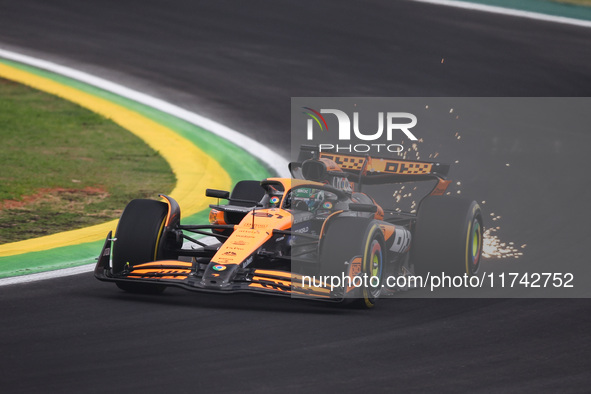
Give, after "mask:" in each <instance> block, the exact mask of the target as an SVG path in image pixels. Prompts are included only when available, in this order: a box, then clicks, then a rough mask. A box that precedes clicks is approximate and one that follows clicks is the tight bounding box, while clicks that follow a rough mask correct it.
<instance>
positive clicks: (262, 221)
mask: <svg viewBox="0 0 591 394" xmlns="http://www.w3.org/2000/svg"><path fill="white" fill-rule="evenodd" d="M253 219H254V220H253ZM291 221H292V216H291V213H290V212H288V211H286V210H284V209H279V208H271V209H261V210H255V211H251V212H249V213H248V214H247V215H246V216H245V217H244V219H242V221H241V222H240V224H238V225H236V226H235V227H234V232H233V233H232V235H231V236H230V238H228V240H227V241H226V242H224V244H223V245H222V246H220V248H219V250H218V251H217V253H216V254H215V256H213V258H212V259H211V261H213V262H216V263H218V264H224V265H233V264H234V265H235V264H240V263H242V262H243V261H244V260H246V259H247V258H248V256H250V255H251V254H253V253H254V252H255V251H256V250H257V249H258V248H259V247H260V246H261V245H263V244H264V243H265V242H267V241H268V240H269V239H271V237H272V236H273V230H289V229H290V228H291ZM253 224H254V225H253Z"/></svg>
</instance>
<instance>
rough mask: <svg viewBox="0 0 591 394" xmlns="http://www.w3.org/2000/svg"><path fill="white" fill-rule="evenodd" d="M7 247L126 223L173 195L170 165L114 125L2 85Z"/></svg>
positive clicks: (0, 184)
mask: <svg viewBox="0 0 591 394" xmlns="http://www.w3.org/2000/svg"><path fill="white" fill-rule="evenodd" d="M0 169H1V170H0V244H2V243H6V242H13V241H17V240H23V239H27V238H33V237H37V236H41V235H47V234H52V233H57V232H61V231H64V230H70V229H75V228H81V227H86V226H89V225H93V224H98V223H101V222H104V221H107V220H110V219H113V218H117V217H119V215H120V214H121V210H122V209H123V208H124V207H125V205H126V204H127V202H129V200H131V199H133V198H154V197H155V196H156V195H157V193H167V192H170V191H171V190H172V188H173V187H174V184H175V178H174V175H173V174H172V171H171V169H170V167H169V165H168V163H166V161H165V160H164V159H162V158H161V157H160V156H159V155H158V153H157V152H155V151H154V150H152V149H151V148H150V147H148V146H147V145H146V144H145V143H144V142H143V141H142V140H140V139H139V138H138V137H136V136H134V135H133V134H131V133H130V132H128V131H127V130H125V129H123V128H121V127H119V126H118V125H116V124H115V123H113V122H111V121H109V120H108V119H106V118H104V117H102V116H100V115H97V114H95V113H93V112H91V111H88V110H86V109H84V108H82V107H80V106H78V105H76V104H73V103H71V102H68V101H65V100H62V99H60V98H57V97H55V96H52V95H49V94H45V93H42V92H39V91H37V90H34V89H31V88H28V87H25V86H22V85H19V84H16V83H13V82H11V81H7V80H4V79H0Z"/></svg>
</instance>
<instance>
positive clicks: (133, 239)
mask: <svg viewBox="0 0 591 394" xmlns="http://www.w3.org/2000/svg"><path fill="white" fill-rule="evenodd" d="M167 214H168V206H167V205H166V204H165V203H163V202H160V201H154V200H141V199H138V200H132V201H131V202H130V203H129V204H127V206H126V207H125V210H124V211H123V214H122V215H121V219H119V224H118V226H117V231H116V233H115V238H116V239H117V240H116V241H115V242H114V244H113V274H115V275H117V274H120V273H122V272H123V271H125V270H129V269H131V268H133V267H134V266H136V265H139V264H144V263H147V262H151V261H155V260H159V259H162V258H164V253H165V250H164V241H165V240H164V237H162V234H163V232H164V224H165V221H166V217H167ZM117 287H119V288H120V289H122V290H125V291H128V292H131V293H150V294H157V293H162V292H163V291H164V289H165V286H163V285H156V284H149V283H132V282H117Z"/></svg>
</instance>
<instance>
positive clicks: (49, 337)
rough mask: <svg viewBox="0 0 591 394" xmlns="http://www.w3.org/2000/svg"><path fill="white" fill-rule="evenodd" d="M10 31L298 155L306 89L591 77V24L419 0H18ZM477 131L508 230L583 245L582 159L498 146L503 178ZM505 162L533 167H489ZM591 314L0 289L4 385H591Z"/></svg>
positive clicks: (532, 256) (564, 87)
mask: <svg viewBox="0 0 591 394" xmlns="http://www.w3.org/2000/svg"><path fill="white" fill-rule="evenodd" d="M123 3H124V4H123ZM201 3H202V4H201ZM0 37H1V39H0V41H1V42H2V44H3V45H4V46H5V47H6V48H7V49H18V50H20V51H22V52H25V53H30V54H36V55H43V56H44V57H45V58H48V59H50V60H55V61H58V62H60V63H62V64H66V65H72V66H75V67H78V68H81V69H83V70H85V71H90V72H95V73H96V74H98V75H99V76H102V77H106V78H110V79H113V80H115V81H116V82H120V83H123V84H126V85H129V86H130V87H133V88H137V89H139V90H142V91H145V92H147V93H150V94H153V95H155V96H157V97H160V98H163V99H167V100H169V101H171V102H173V103H175V104H179V105H181V106H183V107H185V108H187V109H189V110H193V111H195V112H198V113H200V114H203V115H205V116H210V117H212V118H214V119H216V120H219V121H220V122H221V123H223V124H226V125H228V126H231V127H233V128H235V129H238V130H241V131H244V132H245V133H247V134H249V135H251V136H253V137H255V138H257V139H258V140H259V141H264V142H266V143H268V144H269V145H270V146H273V147H276V148H277V149H278V150H281V151H285V152H287V151H288V150H289V127H290V126H289V115H290V107H289V106H290V97H291V96H499V97H501V96H515V97H518V96H548V97H569V96H574V97H586V96H589V95H590V92H591V68H590V66H589V65H590V64H591V49H590V47H589V45H588V44H589V42H591V30H590V29H584V28H576V27H571V26H566V25H558V24H552V23H546V22H537V21H532V20H525V19H518V18H512V17H505V16H498V15H489V14H484V13H478V12H469V11H463V10H458V9H448V8H443V7H437V6H432V5H427V4H418V3H412V2H406V1H398V2H389V1H365V2H342V1H334V2H329V1H314V2H272V3H271V2H259V1H251V2H228V1H218V2H215V3H213V2H194V1H187V0H177V1H167V2H157V1H141V2H140V1H127V2H119V1H100V2H99V1H94V0H89V1H84V2H78V1H52V2H51V4H50V3H49V2H45V1H41V0H39V1H20V2H13V1H5V0H2V1H0ZM442 58H444V59H445V60H444V62H443V63H442V62H441V59H442ZM535 137H536V138H539V139H540V140H541V141H544V138H550V137H549V136H545V135H542V136H535ZM504 138H507V140H506V142H507V144H509V143H510V142H514V141H513V140H511V139H510V138H511V136H504ZM515 138H516V137H515ZM519 138H521V140H522V141H523V140H525V141H528V140H529V139H533V138H534V136H519ZM552 138H555V139H557V140H558V141H560V142H561V143H563V144H565V145H564V146H566V147H567V148H569V149H565V150H564V151H563V152H553V153H552V154H554V155H555V156H553V158H554V159H555V160H554V161H555V162H561V161H563V160H567V159H570V160H577V164H584V161H583V160H582V158H583V157H584V156H581V155H585V153H586V150H587V149H588V147H589V146H590V144H589V143H590V142H591V141H590V136H589V135H588V134H586V133H584V132H581V131H577V132H573V133H566V134H565V135H558V136H553V137H552ZM483 141H486V138H485V137H483ZM509 145H510V144H509ZM474 146H476V145H474ZM474 146H464V147H463V148H458V149H457V151H454V154H455V155H457V157H458V158H459V159H460V161H461V162H462V160H464V161H468V162H470V163H472V164H473V165H471V166H467V167H466V168H464V169H461V170H458V171H459V172H458V175H459V176H460V177H461V178H462V179H464V184H465V189H464V191H466V192H467V193H469V194H470V195H477V196H478V199H480V198H482V199H487V201H491V202H490V204H492V206H493V207H494V209H495V211H496V212H497V213H499V214H503V219H504V221H503V230H502V231H503V234H502V235H503V236H504V237H506V238H507V239H515V240H517V241H522V242H524V243H527V244H528V252H529V254H528V256H529V257H527V258H526V259H525V264H534V262H535V263H536V264H540V266H543V267H555V268H556V266H560V265H561V264H568V263H569V262H572V261H574V260H578V261H583V259H584V256H585V255H586V254H585V252H586V250H585V248H586V244H587V243H588V242H587V241H586V240H588V239H589V235H590V234H589V229H588V225H587V223H588V219H589V209H588V204H586V203H587V198H588V197H589V189H588V182H589V177H588V173H587V171H586V170H585V167H584V166H583V165H581V166H580V167H581V168H577V169H574V170H573V171H572V172H570V173H569V175H568V176H563V177H560V173H552V172H550V173H548V172H544V171H545V170H546V168H544V167H543V165H542V170H544V171H536V169H539V167H535V166H532V167H527V166H526V164H525V163H526V162H529V160H526V159H538V158H539V157H541V156H543V155H545V154H546V153H548V152H546V151H545V150H544V146H545V145H544V144H539V145H536V149H535V151H532V152H529V153H528V152H526V154H525V159H523V158H522V159H520V158H519V157H517V156H512V153H511V152H505V153H503V154H502V155H501V156H499V157H497V156H494V154H493V153H491V152H488V151H486V150H483V151H482V152H483V154H482V155H481V156H480V157H481V158H482V160H483V162H484V163H486V166H488V167H487V168H486V170H487V171H488V172H487V173H488V174H489V175H490V178H491V179H492V180H494V182H490V183H487V182H482V181H480V179H481V170H482V168H480V166H481V165H480V164H478V163H479V160H478V157H477V158H474V152H473V149H472V150H471V148H474ZM522 153H523V152H522ZM495 154H496V153H495ZM528 155H529V156H528ZM536 155H540V156H536ZM523 156H524V155H523V154H522V155H521V156H520V157H523ZM505 159H512V160H515V161H516V162H517V163H521V164H522V165H523V166H525V167H521V168H523V171H526V170H527V172H521V173H517V174H514V175H511V173H509V176H506V173H503V172H501V171H502V170H501V169H500V168H502V167H500V168H496V167H495V166H494V165H493V164H491V163H493V162H495V160H496V161H499V162H504V161H505ZM487 161H490V163H489V162H487ZM484 165H485V164H482V166H484ZM547 170H548V171H551V168H548V169H547ZM540 172H544V173H540ZM524 175H526V176H524ZM503 179H508V180H506V181H504V182H505V183H502V184H500V183H499V182H501V180H503ZM524 179H525V180H526V182H525V184H522V183H523V182H524ZM539 185H545V186H544V187H543V188H542V189H540V190H538V189H536V187H538V188H539V187H540V186H539ZM532 188H533V189H532ZM507 190H512V191H514V192H513V194H512V195H507V192H506V191H507ZM540 191H543V193H542V194H539V193H537V192H540ZM534 193H536V195H535V196H532V194H534ZM548 209H551V210H548ZM542 210H544V211H542ZM556 234H558V235H556ZM553 235H556V236H555V237H554V236H553ZM549 243H553V245H552V248H551V249H550V248H548V245H549ZM495 263H498V264H508V263H503V262H500V261H499V262H495V261H489V262H487V264H488V266H492V265H493V264H495ZM590 312H591V303H590V301H589V300H587V299H579V300H577V299H529V300H524V299H476V300H474V299H456V300H446V299H443V300H430V299H394V300H384V301H383V302H381V303H380V304H379V305H378V306H377V308H376V309H375V310H373V311H357V310H353V311H351V310H347V309H341V308H333V307H328V306H325V305H323V304H316V303H304V302H296V301H292V300H289V299H276V298H269V297H257V296H214V295H200V294H192V293H188V292H183V291H180V290H171V291H169V292H167V293H165V295H163V296H161V297H150V296H135V295H128V294H125V293H122V292H120V291H118V290H116V289H115V288H114V286H109V285H107V284H103V283H100V282H98V281H96V280H95V279H94V278H93V277H92V275H91V274H84V275H78V276H74V277H67V278H61V279H54V280H48V281H43V282H36V283H32V284H23V285H13V286H8V287H3V288H2V289H1V290H0V316H2V324H1V325H0V334H1V335H0V349H1V355H0V370H1V371H2V373H1V374H0V390H1V391H2V392H31V391H42V392H49V391H51V392H80V391H82V392H105V391H117V392H122V391H124V390H127V391H129V392H138V391H140V390H141V391H144V392H162V391H171V390H174V391H176V392H197V391H199V392H237V391H239V392H261V391H287V392H295V391H302V390H309V391H312V392H321V391H322V392H325V391H330V392H333V391H334V392H336V391H342V392H352V391H359V390H374V391H383V392H392V391H398V390H399V391H407V392H413V391H414V392H424V391H438V392H440V391H471V392H472V391H474V392H490V391H503V392H532V391H546V392H554V391H564V392H585V391H588V387H589V385H590V383H591V377H590V374H589V368H590V367H591V365H590V364H591V363H590V361H589V355H590V350H591V339H590V337H589V332H591V317H590Z"/></svg>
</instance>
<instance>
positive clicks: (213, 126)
mask: <svg viewBox="0 0 591 394" xmlns="http://www.w3.org/2000/svg"><path fill="white" fill-rule="evenodd" d="M0 57H3V58H5V59H9V60H14V61H16V62H19V63H23V64H28V65H30V66H33V67H37V68H41V69H44V70H47V71H51V72H53V73H56V74H60V75H63V76H66V77H69V78H72V79H76V80H78V81H81V82H84V83H86V84H89V85H93V86H96V87H98V88H100V89H103V90H106V91H109V92H111V93H115V94H117V95H119V96H122V97H125V98H128V99H130V100H133V101H136V102H138V103H141V104H144V105H147V106H149V107H152V108H155V109H157V110H159V111H162V112H165V113H167V114H170V115H172V116H175V117H177V118H179V119H182V120H185V121H187V122H189V123H192V124H194V125H196V126H198V127H201V128H203V129H205V130H207V131H209V132H211V133H213V134H215V135H217V136H219V137H222V138H224V139H226V140H228V141H230V142H232V143H234V144H236V145H238V146H240V147H241V148H242V149H244V150H245V151H247V152H248V153H250V154H251V155H253V156H254V157H256V158H258V159H259V160H261V161H262V162H263V163H265V164H266V165H267V166H268V167H269V168H271V169H272V170H274V171H276V172H277V174H278V175H279V176H281V177H289V176H290V175H289V171H288V169H287V164H288V161H287V160H286V159H285V158H284V157H283V156H281V155H279V154H277V153H276V152H274V151H273V150H271V149H269V148H268V147H266V146H265V145H263V144H261V143H259V142H257V141H256V140H254V139H252V138H250V137H247V136H246V135H244V134H241V133H240V132H238V131H236V130H233V129H231V128H229V127H227V126H224V125H222V124H220V123H217V122H215V121H213V120H211V119H208V118H205V117H203V116H201V115H197V114H196V113H193V112H190V111H187V110H185V109H183V108H181V107H178V106H176V105H173V104H170V103H167V102H166V101H163V100H160V99H157V98H155V97H152V96H149V95H147V94H144V93H141V92H138V91H136V90H133V89H129V88H127V87H125V86H122V85H119V84H116V83H114V82H111V81H108V80H106V79H103V78H99V77H96V76H94V75H91V74H88V73H85V72H83V71H79V70H76V69H73V68H70V67H66V66H61V65H59V64H56V63H52V62H49V61H46V60H43V59H38V58H35V57H32V56H27V55H22V54H20V53H16V52H12V51H7V50H4V49H1V48H0ZM97 253H98V251H97ZM93 268H94V264H92V265H90V264H89V265H83V266H79V267H73V268H64V269H60V270H55V271H49V272H40V273H37V274H30V275H23V276H16V277H12V278H3V279H0V286H5V285H13V284H18V283H28V282H35V281H39V280H45V279H53V278H59V277H63V276H70V275H76V274H80V273H85V272H90V271H92V270H93Z"/></svg>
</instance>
